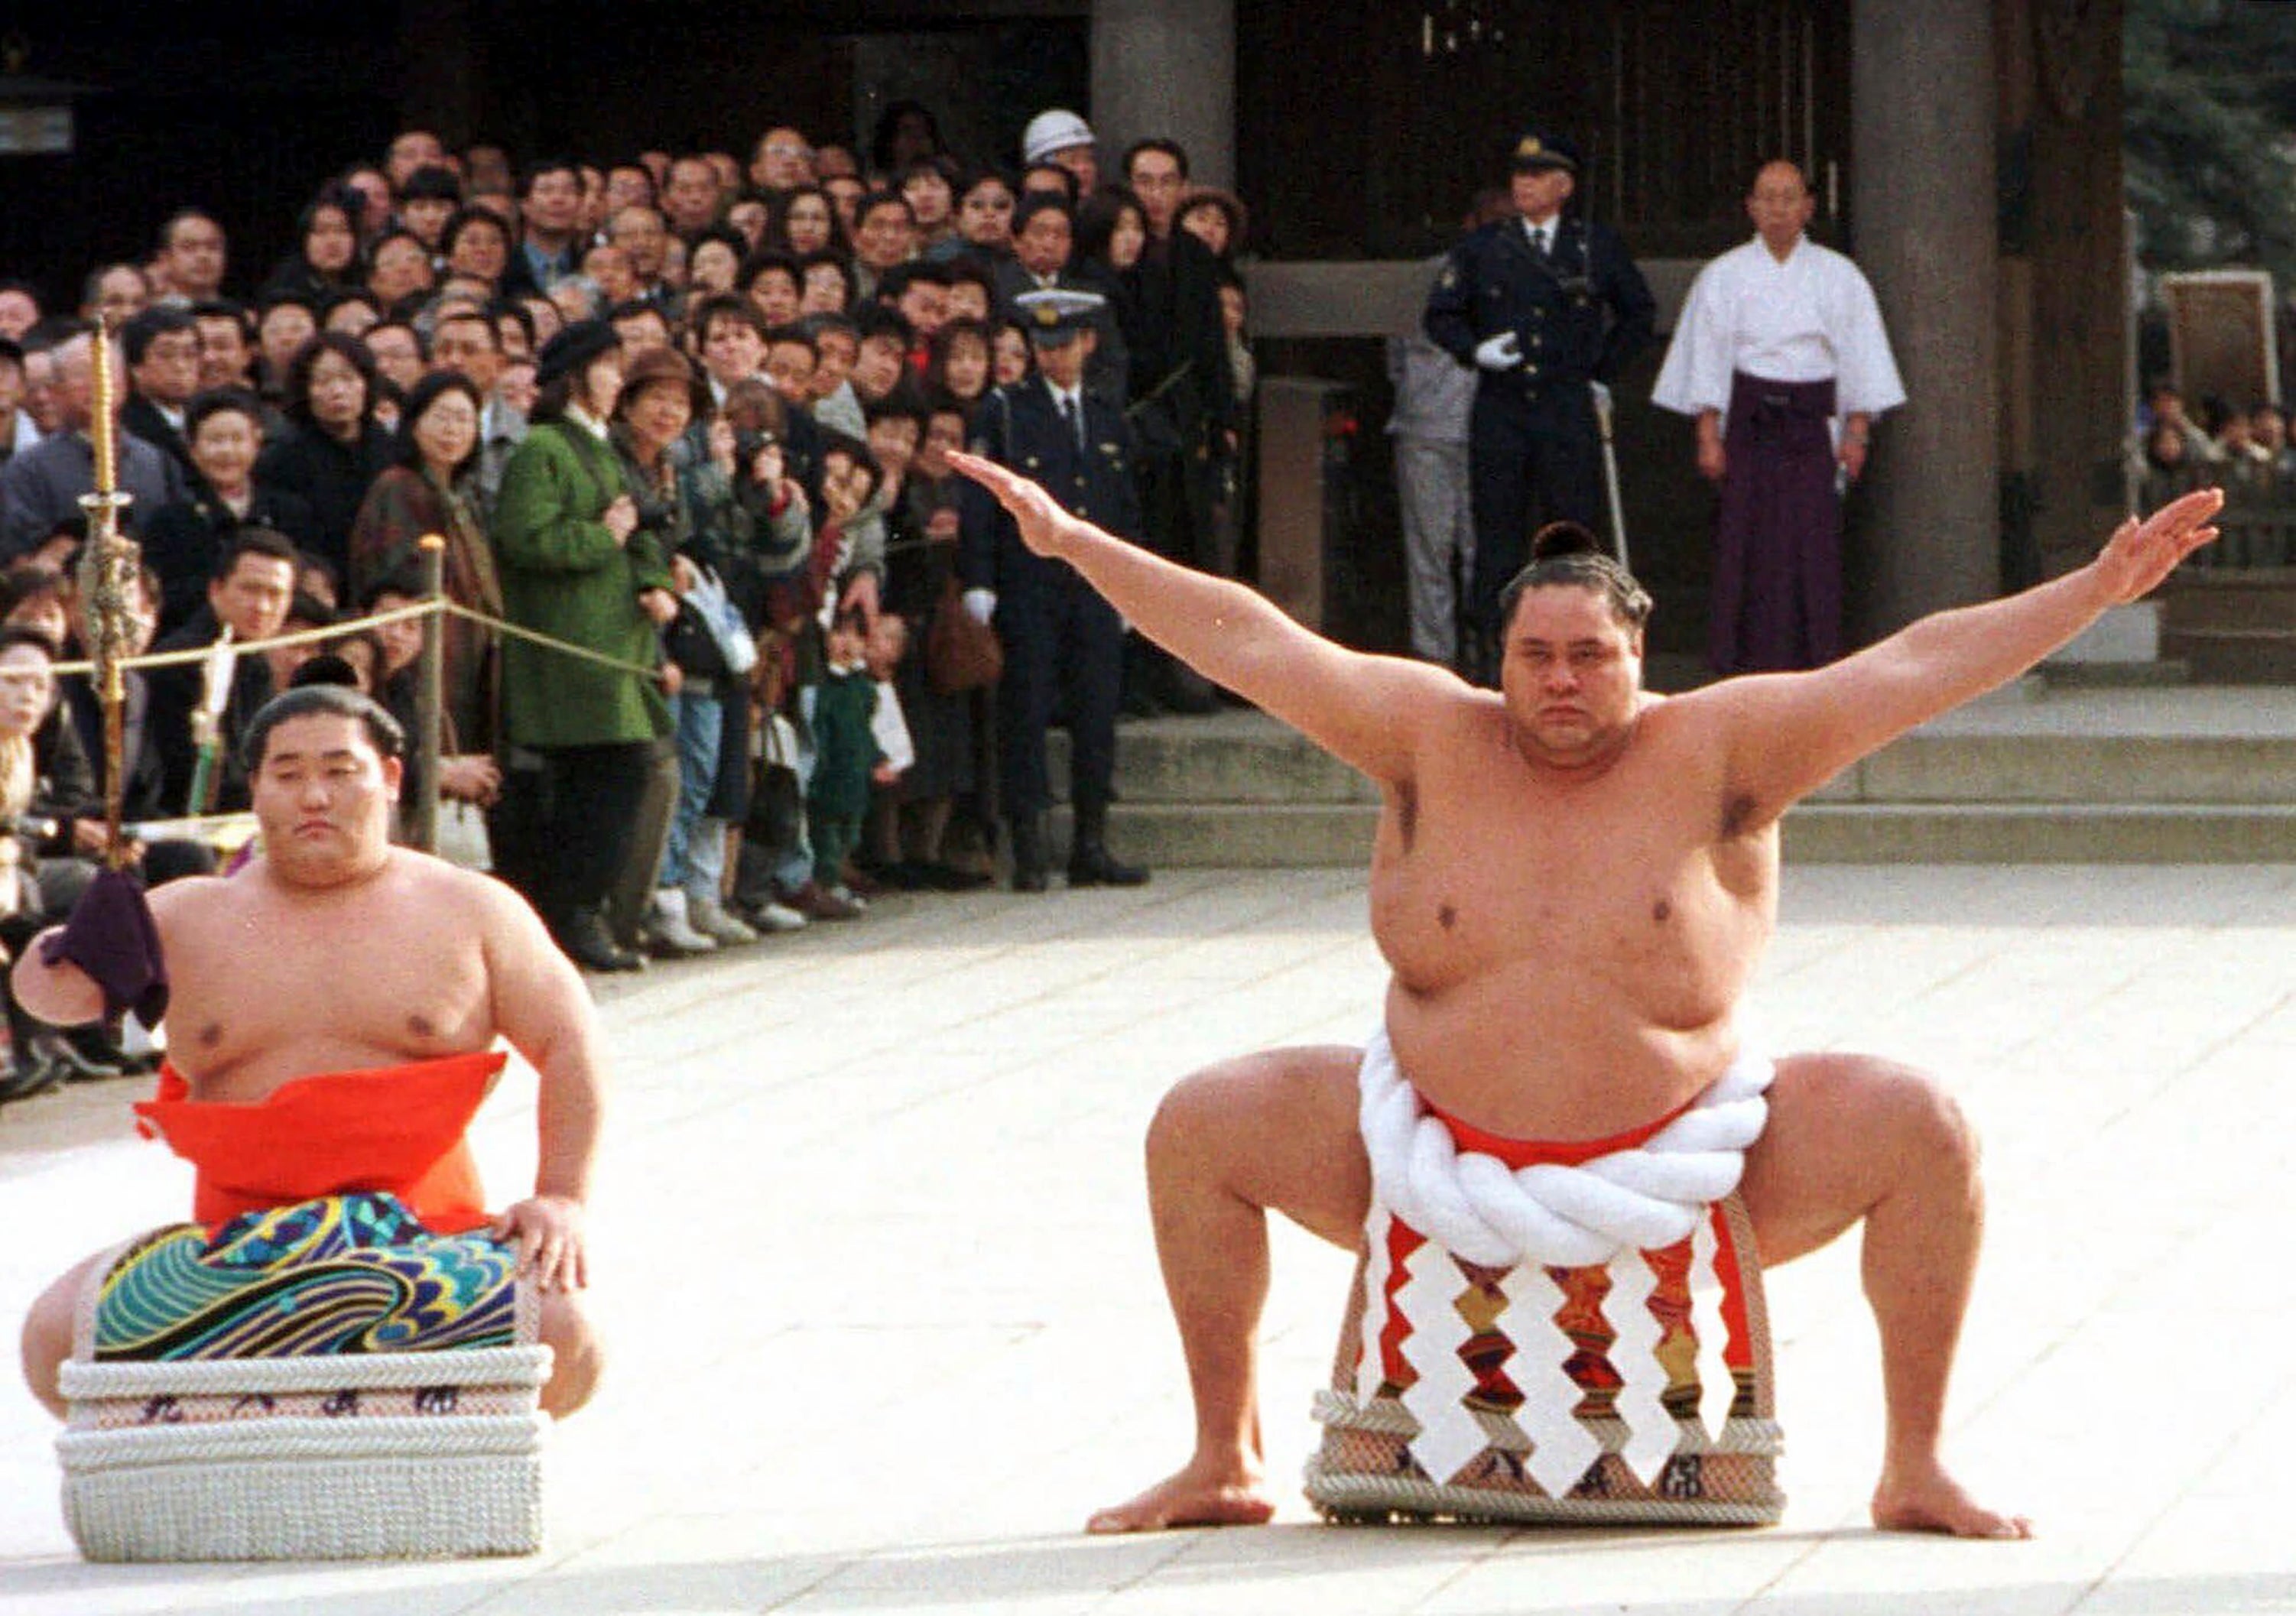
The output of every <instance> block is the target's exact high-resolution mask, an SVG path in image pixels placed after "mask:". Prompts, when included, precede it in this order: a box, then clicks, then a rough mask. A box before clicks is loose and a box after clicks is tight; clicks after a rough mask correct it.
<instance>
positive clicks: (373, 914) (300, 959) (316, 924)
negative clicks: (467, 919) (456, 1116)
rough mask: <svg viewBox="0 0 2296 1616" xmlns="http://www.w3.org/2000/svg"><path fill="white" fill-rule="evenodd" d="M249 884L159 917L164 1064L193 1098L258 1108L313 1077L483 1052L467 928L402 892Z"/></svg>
mask: <svg viewBox="0 0 2296 1616" xmlns="http://www.w3.org/2000/svg"><path fill="white" fill-rule="evenodd" d="M258 880H259V877H258V876H257V875H256V874H254V873H252V872H250V873H248V874H242V875H240V876H236V877H234V878H233V879H232V880H231V881H229V882H218V883H217V890H211V891H210V892H209V894H206V895H205V896H207V897H208V898H209V901H207V902H204V903H201V904H198V905H195V906H185V907H183V908H179V909H177V910H175V911H173V912H171V913H170V915H169V916H168V925H167V934H166V935H167V953H168V974H169V978H170V981H171V985H172V988H173V992H172V996H171V998H170V1002H169V1005H168V1017H167V1036H168V1055H169V1059H170V1060H171V1061H172V1062H174V1064H175V1065H176V1069H177V1070H180V1071H182V1072H183V1073H184V1076H185V1077H186V1078H187V1079H190V1080H191V1082H192V1084H193V1091H194V1093H195V1094H196V1095H198V1097H200V1098H201V1099H209V1100H228V1101H242V1102H244V1101H253V1100H259V1099H261V1098H263V1097H264V1096H265V1095H268V1094H269V1093H270V1092H271V1091H272V1090H273V1089H275V1088H276V1087H278V1086H279V1085H280V1084H282V1083H283V1082H286V1081H287V1080H289V1079H292V1078H298V1077H304V1076H307V1075H309V1074H311V1073H313V1072H324V1071H340V1070H352V1069H356V1068H361V1067H370V1066H383V1065H392V1064H397V1063H398V1062H406V1061H418V1060H426V1059H432V1058H436V1057H439V1056H442V1055H447V1054H460V1053H463V1052H465V1051H469V1050H474V1049H483V1048H485V1047H487V1046H488V1044H489V1043H491V1042H492V1040H493V1038H494V1019H493V1007H492V1002H491V997H490V995H489V993H488V973H487V969H486V960H485V955H484V948H483V944H482V941H481V939H480V933H479V931H478V929H477V928H475V927H472V926H468V925H460V924H456V923H455V922H454V920H453V918H452V915H451V913H448V914H439V913H435V912H434V913H429V914H426V913H424V912H423V910H424V906H423V905H422V902H421V898H422V893H420V892H419V891H417V890H412V889H411V888H409V887H407V886H404V885H400V886H395V887H393V888H390V889H389V890H370V891H364V892H360V893H357V894H351V893H343V894H325V895H320V896H317V897H303V896H298V897H293V898H283V897H282V896H280V895H278V894H276V893H275V892H271V891H266V890H264V889H262V888H260V887H258V886H257V885H256V884H255V882H256V881H258ZM242 882H245V883H248V884H247V885H245V886H244V887H242V886H241V883H242ZM234 889H238V890H234Z"/></svg>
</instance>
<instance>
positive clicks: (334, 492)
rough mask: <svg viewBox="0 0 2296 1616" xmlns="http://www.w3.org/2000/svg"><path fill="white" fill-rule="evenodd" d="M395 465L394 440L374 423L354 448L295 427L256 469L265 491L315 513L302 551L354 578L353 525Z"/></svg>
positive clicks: (307, 427)
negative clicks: (295, 501) (372, 490)
mask: <svg viewBox="0 0 2296 1616" xmlns="http://www.w3.org/2000/svg"><path fill="white" fill-rule="evenodd" d="M390 461H391V442H390V434H389V432H386V431H383V430H382V429H381V427H379V426H377V425H375V424H374V422H372V421H370V422H367V423H366V430H365V431H364V432H363V433H362V434H361V435H360V436H359V438H358V439H357V441H356V442H354V443H348V444H345V443H339V442H337V441H336V440H335V439H332V438H330V437H328V436H327V435H326V434H325V433H324V432H323V431H319V429H318V428H316V427H315V426H310V425H307V424H304V423H302V422H297V423H296V424H295V425H294V426H292V427H291V428H290V429H289V430H288V432H287V435H286V436H285V437H283V438H282V439H279V440H278V441H277V442H276V443H274V444H271V445H269V446H268V447H266V448H265V449H264V451H263V454H262V455H261V457H260V458H258V460H257V461H256V463H255V475H256V479H257V480H258V481H259V482H261V483H262V484H264V486H266V487H267V488H275V489H278V490H280V491H282V492H283V493H288V494H292V495H293V496H295V497H297V498H298V499H300V500H301V501H302V502H303V503H304V504H307V505H308V506H310V508H311V537H310V541H309V543H308V544H307V545H306V546H304V548H306V549H307V550H308V551H310V553H311V554H314V555H316V556H317V557H319V558H320V559H321V560H322V561H324V562H326V563H327V564H328V565H329V566H331V567H332V568H333V569H334V570H335V576H336V577H337V578H348V577H349V576H350V565H349V563H350V546H351V524H352V523H353V522H354V521H357V519H358V509H359V505H360V504H361V503H362V502H363V501H364V500H365V498H366V491H367V489H368V488H370V487H372V486H373V482H374V480H375V479H376V478H378V477H380V476H381V475H382V473H383V472H384V471H385V469H386V468H388V467H389V464H390Z"/></svg>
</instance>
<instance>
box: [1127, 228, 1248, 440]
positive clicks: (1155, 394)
mask: <svg viewBox="0 0 2296 1616" xmlns="http://www.w3.org/2000/svg"><path fill="white" fill-rule="evenodd" d="M1123 279H1124V283H1125V285H1126V288H1127V290H1128V291H1129V293H1130V300H1131V302H1132V303H1133V305H1134V306H1135V307H1136V309H1137V318H1138V320H1139V325H1138V329H1137V331H1136V340H1135V342H1134V346H1133V349H1132V355H1131V377H1130V381H1131V390H1132V404H1133V406H1135V410H1134V416H1135V420H1136V422H1137V423H1138V426H1139V431H1140V436H1141V443H1142V447H1143V448H1144V450H1145V451H1147V452H1149V453H1163V454H1183V453H1185V454H1193V453H1195V452H1196V451H1197V450H1198V449H1200V448H1203V447H1206V446H1207V445H1208V444H1209V443H1210V439H1211V438H1212V435H1213V434H1214V433H1216V432H1221V431H1226V430H1227V429H1229V428H1231V427H1233V426H1234V424H1235V377H1234V372H1233V370H1232V369H1231V367H1230V366H1229V364H1228V357H1227V332H1226V329H1225V328H1224V327H1223V326H1222V324H1220V300H1219V283H1220V266H1219V260H1218V258H1214V257H1213V256H1212V250H1211V249H1210V248H1209V247H1207V246H1205V245H1204V244H1203V243H1202V242H1200V241H1198V240H1197V239H1196V238H1195V237H1194V236H1193V235H1190V234H1188V233H1187V232H1186V231H1185V230H1181V229H1177V228H1175V229H1174V230H1173V232H1172V234H1170V235H1169V236H1167V237H1165V238H1164V239H1163V240H1162V241H1155V240H1151V241H1150V242H1148V244H1147V245H1146V246H1145V247H1144V248H1142V249H1141V251H1140V261H1139V262H1138V263H1137V264H1135V265H1134V266H1133V267H1131V268H1130V269H1128V270H1125V271H1124V272H1123ZM1150 399H1154V400H1155V402H1154V403H1152V404H1151V403H1150V402H1149V400H1150ZM1168 433H1169V438H1170V440H1169V441H1167V440H1164V439H1165V435H1166V434H1168ZM1216 447H1217V449H1218V453H1220V454H1225V453H1226V446H1225V445H1219V446H1216Z"/></svg>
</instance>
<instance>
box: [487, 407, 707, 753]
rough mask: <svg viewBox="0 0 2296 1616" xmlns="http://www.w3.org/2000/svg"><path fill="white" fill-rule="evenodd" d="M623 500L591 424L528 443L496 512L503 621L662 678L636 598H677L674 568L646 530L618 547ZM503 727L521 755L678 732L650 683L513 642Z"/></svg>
mask: <svg viewBox="0 0 2296 1616" xmlns="http://www.w3.org/2000/svg"><path fill="white" fill-rule="evenodd" d="M624 491H625V490H624V488H623V483H622V472H621V467H620V465H619V463H618V461H617V459H616V457H615V455H614V451H613V449H612V448H611V447H610V446H609V445H608V444H607V442H606V439H604V437H603V436H602V435H601V434H599V433H598V432H596V431H593V430H592V429H591V428H590V427H589V426H588V425H587V424H586V423H585V422H582V421H580V420H578V419H576V418H573V417H571V416H569V417H567V418H564V419H561V420H557V421H549V422H542V423H540V424H538V425H537V426H536V427H535V428H534V429H533V430H532V431H529V432H528V433H527V435H526V441H525V442H523V443H521V445H520V446H519V447H518V449H517V451H516V452H515V453H514V454H512V456H511V460H510V464H509V466H508V467H507V468H505V470H504V472H503V486H502V495H501V496H500V498H499V499H498V500H497V501H496V505H495V516H494V531H493V537H494V546H495V559H496V562H497V563H498V566H499V570H500V571H501V574H502V593H503V607H504V617H505V618H506V619H508V620H509V621H510V622H512V623H514V624H516V625H518V626H519V627H520V628H531V629H533V630H535V631H536V632H537V633H540V634H546V635H549V636H552V637H553V639H560V640H565V641H568V642H570V643H571V644H577V645H581V646H584V647H586V648H587V649H589V650H591V651H594V652H600V653H601V654H603V655H605V656H610V657H612V658H614V659H615V660H618V661H621V662H629V663H636V664H638V665H640V666H643V667H646V668H653V667H658V666H659V665H660V661H661V644H660V637H659V636H658V635H657V633H656V631H655V628H654V625H653V622H652V619H649V618H648V617H647V616H646V614H645V612H644V611H643V610H642V609H641V608H640V606H639V604H638V596H639V595H641V594H643V593H644V591H646V590H648V589H664V590H667V589H670V588H671V582H670V576H669V564H668V558H666V557H665V556H664V555H663V554H661V549H660V545H659V544H658V543H657V542H656V541H655V540H654V538H653V537H652V535H651V534H649V533H647V532H646V531H644V529H639V530H637V531H635V532H633V533H632V534H631V535H630V537H629V540H628V542H627V544H619V543H617V542H616V541H615V538H614V535H613V532H612V530H611V529H609V528H608V527H607V526H606V523H605V521H604V520H603V519H604V515H605V511H606V507H607V506H608V505H610V504H612V503H613V502H614V501H615V500H616V499H618V498H619V497H620V496H622V494H623V493H624ZM503 727H504V733H505V734H507V735H508V737H509V739H510V742H511V743H512V745H515V746H533V747H559V746H596V745H603V744H606V743H610V742H633V741H655V740H660V738H662V737H663V736H666V735H668V734H669V733H670V730H671V724H670V718H669V709H668V706H667V705H666V704H665V703H664V702H663V701H662V697H661V692H660V687H659V686H658V685H656V684H655V683H654V681H653V680H652V678H650V677H646V676H644V675H641V674H636V673H630V672H626V671H624V670H622V669H614V668H607V667H604V666H603V665H601V664H599V663H596V662H592V661H589V660H585V659H582V658H577V657H570V656H567V655H565V654H563V653H562V652H556V651H553V650H551V649H550V648H549V647H547V646H543V645H537V644H531V643H529V642H528V641H524V640H521V639H518V638H515V637H512V636H504V646H503Z"/></svg>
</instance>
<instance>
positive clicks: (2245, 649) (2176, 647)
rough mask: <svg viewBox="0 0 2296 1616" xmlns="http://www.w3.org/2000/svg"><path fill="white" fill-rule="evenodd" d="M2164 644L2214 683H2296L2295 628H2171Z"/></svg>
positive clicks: (2164, 634) (2163, 637) (2164, 633)
mask: <svg viewBox="0 0 2296 1616" xmlns="http://www.w3.org/2000/svg"><path fill="white" fill-rule="evenodd" d="M2161 650H2162V651H2163V652H2167V653H2168V654H2169V655H2171V656H2174V657H2177V658H2178V659H2179V660H2182V661H2184V662H2185V663H2186V664H2188V665H2189V666H2190V667H2191V668H2192V669H2193V672H2194V675H2195V676H2196V677H2200V678H2202V679H2205V680H2207V681H2208V682H2209V683H2210V684H2212V685H2296V628H2289V629H2286V630H2280V629H2272V628H2169V629H2164V630H2162V632H2161Z"/></svg>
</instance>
